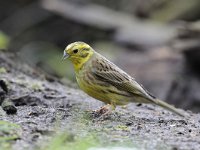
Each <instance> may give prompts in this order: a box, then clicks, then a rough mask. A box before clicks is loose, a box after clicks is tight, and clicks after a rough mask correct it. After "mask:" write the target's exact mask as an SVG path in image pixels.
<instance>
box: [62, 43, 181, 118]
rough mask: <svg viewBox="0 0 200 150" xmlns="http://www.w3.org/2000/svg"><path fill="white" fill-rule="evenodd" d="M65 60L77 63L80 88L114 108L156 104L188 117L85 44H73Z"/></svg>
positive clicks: (68, 47) (67, 50)
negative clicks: (134, 103) (135, 103)
mask: <svg viewBox="0 0 200 150" xmlns="http://www.w3.org/2000/svg"><path fill="white" fill-rule="evenodd" d="M65 58H68V59H69V60H70V61H71V62H72V63H73V65H74V69H75V74H76V80H77V82H78V85H79V86H80V88H81V89H82V90H83V91H84V92H86V93H87V94H88V95H90V96H92V97H94V98H96V99H98V100H100V101H103V102H104V103H106V104H110V105H111V106H112V108H113V109H115V107H116V105H126V104H128V103H130V102H138V103H152V104H156V105H159V106H161V107H163V108H166V109H168V110H170V111H172V112H175V113H176V114H178V115H180V116H184V115H183V114H182V113H181V112H180V111H179V110H178V109H176V108H175V107H173V106H172V105H169V104H167V103H166V102H164V101H161V100H159V99H157V98H155V97H154V96H152V95H151V94H150V93H149V92H148V91H147V90H145V89H144V88H143V87H142V86H141V85H140V84H138V83H137V82H136V81H135V79H134V78H132V77H131V76H130V75H128V74H127V73H126V72H124V71H123V70H121V69H120V68H119V67H117V66H116V65H115V64H113V63H112V62H110V61H109V60H107V59H106V58H105V57H103V56H102V55H100V54H99V53H97V52H96V51H95V50H94V49H93V48H92V47H90V46H89V45H88V44H86V43H84V42H74V43H71V44H69V45H68V46H67V47H66V49H65V50H64V55H63V59H65Z"/></svg>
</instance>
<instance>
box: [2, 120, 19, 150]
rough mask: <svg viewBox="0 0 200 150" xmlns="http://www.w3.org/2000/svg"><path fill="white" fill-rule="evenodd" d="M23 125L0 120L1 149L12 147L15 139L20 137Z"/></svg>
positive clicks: (5, 149)
mask: <svg viewBox="0 0 200 150" xmlns="http://www.w3.org/2000/svg"><path fill="white" fill-rule="evenodd" d="M20 135H21V127H20V126H19V125H17V124H15V123H11V122H7V121H0V149H4V150H8V149H11V144H12V142H13V141H14V140H16V139H19V138H20Z"/></svg>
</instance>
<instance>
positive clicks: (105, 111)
mask: <svg viewBox="0 0 200 150" xmlns="http://www.w3.org/2000/svg"><path fill="white" fill-rule="evenodd" d="M111 111H112V109H111V105H110V104H107V105H105V106H103V107H101V108H100V109H97V110H94V111H93V112H94V113H97V114H101V115H103V114H108V113H109V112H111Z"/></svg>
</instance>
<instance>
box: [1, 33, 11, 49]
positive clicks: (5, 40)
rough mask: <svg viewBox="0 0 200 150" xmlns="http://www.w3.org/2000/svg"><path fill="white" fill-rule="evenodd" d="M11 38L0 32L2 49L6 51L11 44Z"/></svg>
mask: <svg viewBox="0 0 200 150" xmlns="http://www.w3.org/2000/svg"><path fill="white" fill-rule="evenodd" d="M9 41H10V39H9V37H8V36H7V35H5V34H4V33H3V32H1V31H0V49H6V48H7V47H8V44H9Z"/></svg>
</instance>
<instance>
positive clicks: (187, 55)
mask: <svg viewBox="0 0 200 150" xmlns="http://www.w3.org/2000/svg"><path fill="white" fill-rule="evenodd" d="M199 8H200V1H199V0H190V1H188V0H117V1H116V0H15V1H13V0H6V1H3V0H1V1H0V49H1V50H5V51H9V52H12V53H16V55H18V56H19V59H21V60H23V61H26V62H27V63H28V64H29V65H32V66H34V67H37V68H40V69H41V70H44V71H45V72H47V73H48V74H50V75H52V76H56V77H58V78H61V79H63V80H64V79H69V80H71V81H72V82H74V81H75V77H74V73H73V68H72V64H71V63H70V62H69V61H65V62H62V61H61V58H62V54H63V50H64V48H65V47H66V46H67V45H68V44H69V43H71V42H75V41H84V42H86V43H88V44H90V45H91V46H92V47H93V48H94V49H95V50H96V51H98V52H99V53H101V54H103V55H104V56H106V57H107V58H109V59H110V60H112V61H113V62H115V63H116V64H117V65H118V66H120V68H122V69H123V70H125V71H126V72H128V73H129V74H130V75H131V76H134V77H135V78H136V80H137V81H138V82H140V83H141V84H142V85H143V86H144V87H146V89H148V90H149V91H150V92H151V93H153V95H155V96H157V97H159V98H160V99H163V100H166V101H167V102H169V103H172V104H174V105H176V106H177V107H180V108H184V109H186V110H191V111H193V112H200V91H199V90H200V41H199V40H200V21H199V19H200V9H199ZM0 67H1V66H0Z"/></svg>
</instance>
